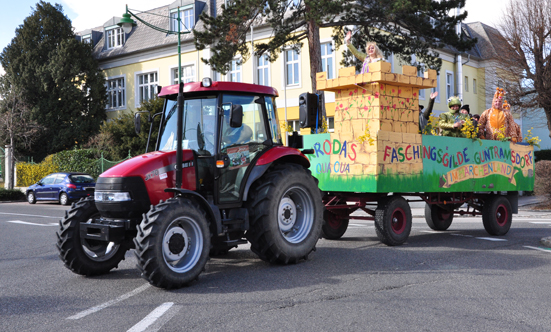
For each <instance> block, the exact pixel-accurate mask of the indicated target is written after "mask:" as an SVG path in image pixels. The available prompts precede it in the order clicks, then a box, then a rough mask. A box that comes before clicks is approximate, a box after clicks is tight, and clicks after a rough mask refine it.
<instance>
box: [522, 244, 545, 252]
mask: <svg viewBox="0 0 551 332" xmlns="http://www.w3.org/2000/svg"><path fill="white" fill-rule="evenodd" d="M524 248H528V249H534V250H539V251H545V252H548V253H551V249H545V248H538V247H531V246H524Z"/></svg>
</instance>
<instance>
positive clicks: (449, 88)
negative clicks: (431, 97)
mask: <svg viewBox="0 0 551 332" xmlns="http://www.w3.org/2000/svg"><path fill="white" fill-rule="evenodd" d="M450 97H453V73H451V72H449V71H447V72H446V99H449V98H450Z"/></svg>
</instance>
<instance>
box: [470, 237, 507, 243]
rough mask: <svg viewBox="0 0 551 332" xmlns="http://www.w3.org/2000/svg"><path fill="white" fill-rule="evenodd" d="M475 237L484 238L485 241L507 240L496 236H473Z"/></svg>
mask: <svg viewBox="0 0 551 332" xmlns="http://www.w3.org/2000/svg"><path fill="white" fill-rule="evenodd" d="M475 239H479V240H486V241H494V242H498V241H507V240H505V239H500V238H497V237H475Z"/></svg>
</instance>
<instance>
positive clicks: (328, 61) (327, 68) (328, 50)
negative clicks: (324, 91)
mask: <svg viewBox="0 0 551 332" xmlns="http://www.w3.org/2000/svg"><path fill="white" fill-rule="evenodd" d="M333 54H334V52H333V43H322V44H321V71H323V72H326V73H327V78H328V79H330V78H335V70H334V68H333V67H334V66H333V63H334V61H335V57H334V55H333Z"/></svg>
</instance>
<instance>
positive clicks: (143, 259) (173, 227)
mask: <svg viewBox="0 0 551 332" xmlns="http://www.w3.org/2000/svg"><path fill="white" fill-rule="evenodd" d="M137 228H138V235H137V236H136V238H135V239H134V243H135V244H136V251H135V254H136V257H137V258H138V264H137V266H138V269H139V270H140V271H141V273H142V277H143V278H144V279H146V280H147V281H149V283H150V284H152V285H153V286H156V287H160V288H166V289H171V288H179V287H182V286H185V285H187V284H189V283H190V282H192V281H194V280H196V279H197V278H198V277H199V274H200V273H201V272H203V270H204V269H205V265H206V264H207V261H208V259H209V250H210V231H209V225H208V221H207V219H206V217H205V213H204V211H201V210H200V209H199V208H197V207H196V205H194V204H192V202H191V201H190V200H188V199H185V198H171V199H168V200H167V201H166V202H161V203H159V204H157V205H156V206H154V207H152V208H151V209H150V210H149V212H147V213H146V214H145V215H144V217H143V219H142V222H141V223H140V224H139V225H138V227H137Z"/></svg>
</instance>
